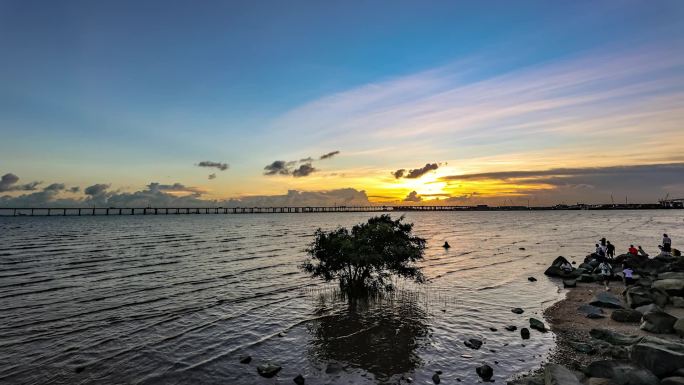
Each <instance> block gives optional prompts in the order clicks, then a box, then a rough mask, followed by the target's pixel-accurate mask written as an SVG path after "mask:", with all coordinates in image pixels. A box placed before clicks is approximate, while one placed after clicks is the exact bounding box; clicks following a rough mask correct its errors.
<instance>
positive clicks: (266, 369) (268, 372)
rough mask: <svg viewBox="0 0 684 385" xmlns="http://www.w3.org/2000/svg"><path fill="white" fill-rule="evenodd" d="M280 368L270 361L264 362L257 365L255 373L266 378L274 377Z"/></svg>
mask: <svg viewBox="0 0 684 385" xmlns="http://www.w3.org/2000/svg"><path fill="white" fill-rule="evenodd" d="M281 369H282V368H281V367H280V366H278V365H274V364H271V363H266V364H263V365H259V366H257V373H259V375H260V376H262V377H266V378H271V377H274V376H275V375H276V374H278V372H279V371H280V370H281Z"/></svg>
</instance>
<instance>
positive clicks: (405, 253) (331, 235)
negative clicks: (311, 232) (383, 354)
mask: <svg viewBox="0 0 684 385" xmlns="http://www.w3.org/2000/svg"><path fill="white" fill-rule="evenodd" d="M403 219H404V217H401V218H399V219H397V220H392V218H391V217H390V216H389V215H381V216H378V217H373V218H370V219H369V220H368V222H367V223H362V224H358V225H355V226H354V227H352V229H351V231H349V230H348V229H346V228H338V229H336V230H332V231H323V230H321V229H318V230H316V234H315V239H314V241H313V243H312V244H311V245H310V246H309V248H308V249H307V252H308V253H309V256H310V257H311V258H310V259H309V260H307V261H306V262H305V263H304V264H303V265H302V268H303V269H304V271H306V272H308V273H310V274H311V275H312V276H313V277H320V278H323V279H324V280H326V281H331V280H335V279H337V280H339V283H340V288H341V289H342V290H343V291H345V292H347V293H350V294H362V293H368V292H369V291H375V290H382V289H385V290H390V289H392V284H391V280H390V278H391V276H392V275H395V276H398V277H403V278H409V279H413V280H415V281H416V282H423V281H424V276H423V274H422V272H421V271H420V268H419V267H417V266H416V265H415V262H416V261H418V260H421V259H422V258H423V251H424V250H425V239H423V238H419V237H416V236H414V235H413V234H412V232H411V231H412V229H413V224H412V223H402V221H403Z"/></svg>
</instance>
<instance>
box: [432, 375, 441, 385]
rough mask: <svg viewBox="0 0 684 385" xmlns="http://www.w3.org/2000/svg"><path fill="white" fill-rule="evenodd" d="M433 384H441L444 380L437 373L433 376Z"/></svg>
mask: <svg viewBox="0 0 684 385" xmlns="http://www.w3.org/2000/svg"><path fill="white" fill-rule="evenodd" d="M432 382H434V383H435V384H439V383H440V382H442V380H441V379H440V378H439V374H437V373H435V374H433V375H432Z"/></svg>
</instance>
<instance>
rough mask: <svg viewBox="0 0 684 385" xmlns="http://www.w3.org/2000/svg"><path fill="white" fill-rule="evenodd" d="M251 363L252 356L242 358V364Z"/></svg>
mask: <svg viewBox="0 0 684 385" xmlns="http://www.w3.org/2000/svg"><path fill="white" fill-rule="evenodd" d="M250 362H252V356H240V363H241V364H249V363H250Z"/></svg>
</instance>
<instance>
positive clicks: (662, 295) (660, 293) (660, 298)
mask: <svg viewBox="0 0 684 385" xmlns="http://www.w3.org/2000/svg"><path fill="white" fill-rule="evenodd" d="M650 293H651V298H653V303H655V304H656V305H658V306H660V307H665V306H666V305H667V303H668V302H669V301H670V296H669V295H668V294H667V293H666V292H665V291H664V290H661V289H657V288H652V289H651V290H650Z"/></svg>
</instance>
